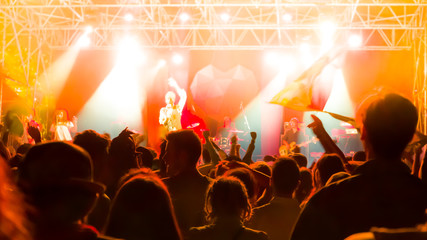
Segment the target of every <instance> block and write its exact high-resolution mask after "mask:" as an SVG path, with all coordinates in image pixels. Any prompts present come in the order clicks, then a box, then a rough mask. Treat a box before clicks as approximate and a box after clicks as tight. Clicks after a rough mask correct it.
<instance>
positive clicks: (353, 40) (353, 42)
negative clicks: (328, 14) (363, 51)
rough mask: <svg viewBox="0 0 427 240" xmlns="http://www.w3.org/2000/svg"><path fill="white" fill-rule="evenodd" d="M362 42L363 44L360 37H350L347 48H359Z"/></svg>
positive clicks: (355, 35)
mask: <svg viewBox="0 0 427 240" xmlns="http://www.w3.org/2000/svg"><path fill="white" fill-rule="evenodd" d="M362 42H363V39H362V36H360V35H357V34H353V35H350V37H349V38H348V46H349V47H351V48H357V47H361V46H362Z"/></svg>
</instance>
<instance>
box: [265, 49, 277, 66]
mask: <svg viewBox="0 0 427 240" xmlns="http://www.w3.org/2000/svg"><path fill="white" fill-rule="evenodd" d="M264 60H265V62H266V63H267V64H268V65H271V66H274V65H277V64H278V63H279V61H280V56H279V54H278V53H276V52H269V53H267V54H266V55H265V57H264Z"/></svg>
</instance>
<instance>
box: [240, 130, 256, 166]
mask: <svg viewBox="0 0 427 240" xmlns="http://www.w3.org/2000/svg"><path fill="white" fill-rule="evenodd" d="M256 137H257V134H256V132H251V138H252V140H251V143H249V146H248V149H247V150H246V153H245V156H243V159H242V161H243V162H244V163H247V164H251V163H253V161H252V154H253V153H254V150H255V140H256Z"/></svg>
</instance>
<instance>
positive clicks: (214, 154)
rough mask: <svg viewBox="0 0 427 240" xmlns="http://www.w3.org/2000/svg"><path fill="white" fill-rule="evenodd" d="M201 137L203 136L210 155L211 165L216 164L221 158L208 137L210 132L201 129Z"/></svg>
mask: <svg viewBox="0 0 427 240" xmlns="http://www.w3.org/2000/svg"><path fill="white" fill-rule="evenodd" d="M203 137H205V140H206V143H205V146H206V149H207V150H208V152H209V156H210V157H211V161H212V165H213V166H216V165H217V164H218V163H219V161H221V158H220V157H219V154H218V153H217V151H216V150H215V148H214V146H213V145H212V142H211V139H210V132H209V131H203Z"/></svg>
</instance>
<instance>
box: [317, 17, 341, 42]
mask: <svg viewBox="0 0 427 240" xmlns="http://www.w3.org/2000/svg"><path fill="white" fill-rule="evenodd" d="M336 30H337V25H336V24H335V23H334V22H332V21H324V22H322V23H321V24H320V31H321V34H322V39H323V40H327V39H330V38H331V37H332V36H333V35H334V33H335V31H336Z"/></svg>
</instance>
